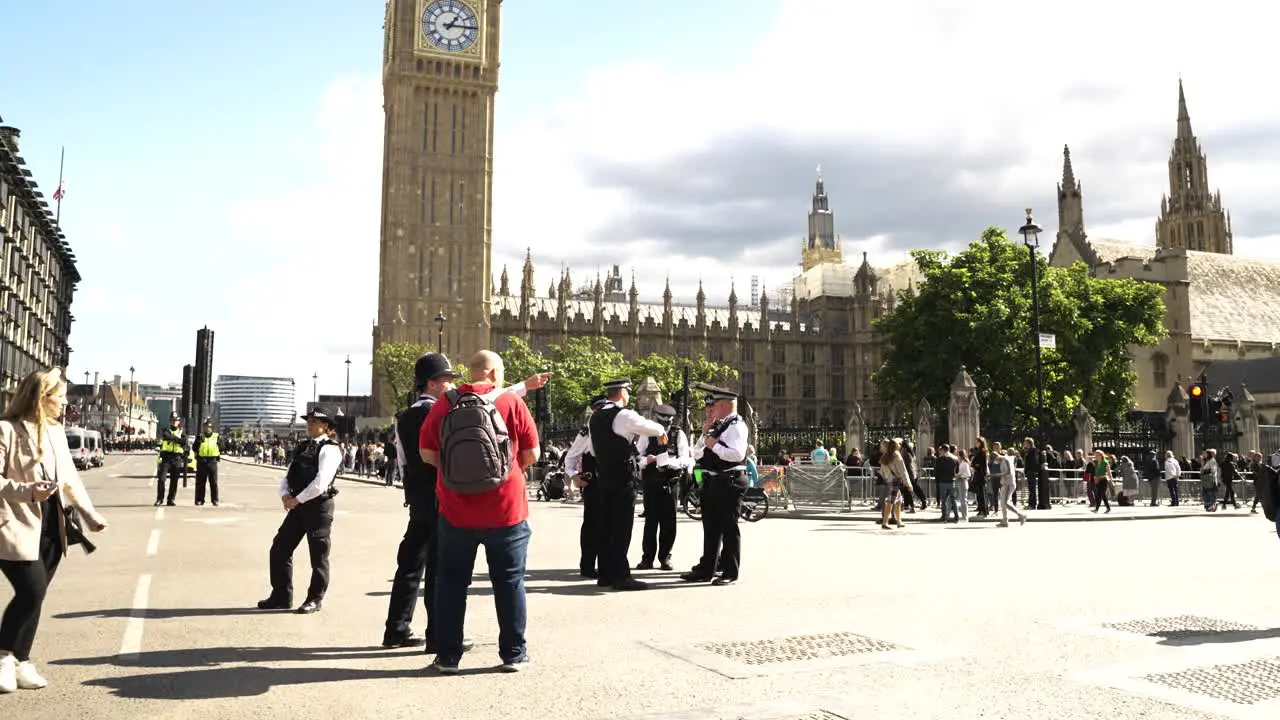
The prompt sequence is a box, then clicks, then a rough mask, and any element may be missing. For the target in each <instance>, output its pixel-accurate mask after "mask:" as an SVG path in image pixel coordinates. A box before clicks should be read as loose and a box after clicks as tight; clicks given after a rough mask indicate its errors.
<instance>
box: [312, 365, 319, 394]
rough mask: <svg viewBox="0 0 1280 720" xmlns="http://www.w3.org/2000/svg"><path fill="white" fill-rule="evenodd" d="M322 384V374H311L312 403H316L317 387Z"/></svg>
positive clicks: (317, 372)
mask: <svg viewBox="0 0 1280 720" xmlns="http://www.w3.org/2000/svg"><path fill="white" fill-rule="evenodd" d="M319 382H320V372H319V371H316V372H313V373H311V402H316V385H317V383H319Z"/></svg>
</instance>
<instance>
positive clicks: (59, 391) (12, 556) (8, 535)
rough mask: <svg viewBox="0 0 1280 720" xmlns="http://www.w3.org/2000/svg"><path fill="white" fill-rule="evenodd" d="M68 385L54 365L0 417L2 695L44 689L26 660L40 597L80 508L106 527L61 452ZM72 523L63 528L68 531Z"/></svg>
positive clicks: (27, 384)
mask: <svg viewBox="0 0 1280 720" xmlns="http://www.w3.org/2000/svg"><path fill="white" fill-rule="evenodd" d="M66 404H67V383H66V382H65V381H64V380H63V379H62V371H61V370H59V369H58V368H53V369H51V370H37V371H36V372H33V373H31V374H30V375H28V376H27V377H26V378H25V379H24V380H23V381H22V383H21V384H20V385H18V389H17V391H16V392H15V393H14V395H13V399H12V400H10V401H9V406H8V407H7V408H6V409H5V412H4V416H3V418H0V463H2V472H0V572H3V574H4V576H5V578H7V579H8V580H9V583H10V584H11V585H13V600H12V601H10V602H9V606H8V607H7V608H5V611H4V615H3V616H2V617H0V693H10V692H13V691H15V690H17V689H19V688H22V689H24V690H36V689H39V688H42V687H44V686H46V685H48V681H46V680H45V679H44V678H43V677H41V676H40V673H39V671H37V670H36V667H35V665H33V664H32V663H31V646H32V644H33V642H34V641H35V636H36V628H37V627H38V626H39V624H40V610H41V606H42V605H43V604H44V598H45V592H46V591H47V590H48V589H49V582H50V581H51V580H52V579H53V574H54V572H55V571H56V570H57V569H58V564H59V562H61V560H62V556H63V555H65V554H66V552H67V545H68V530H69V529H71V530H72V532H71V536H72V538H71V539H72V541H73V542H75V541H76V540H77V539H78V538H77V537H76V534H75V529H76V527H75V526H74V525H72V522H73V521H72V520H70V519H69V518H68V516H67V514H66V510H64V508H66V509H70V510H71V512H76V511H78V512H79V514H80V516H81V517H83V518H84V521H85V524H86V525H88V527H89V529H90V530H92V531H94V532H100V531H102V530H105V529H106V528H107V522H106V520H104V519H102V516H101V515H99V514H98V511H97V510H95V509H94V507H93V502H92V501H91V500H90V499H89V493H88V492H86V491H85V489H84V485H83V484H82V483H81V482H80V476H79V475H78V474H77V473H76V467H75V464H74V463H73V462H72V460H71V451H70V450H69V449H68V448H67V435H66V432H65V431H64V430H63V428H62V422H61V420H60V418H61V416H62V410H63V408H64V407H66ZM69 525H71V527H70V528H69V527H68V526H69Z"/></svg>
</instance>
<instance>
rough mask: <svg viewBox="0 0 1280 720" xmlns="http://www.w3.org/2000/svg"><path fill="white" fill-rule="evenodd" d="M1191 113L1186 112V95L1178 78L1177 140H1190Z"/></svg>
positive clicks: (1192, 135)
mask: <svg viewBox="0 0 1280 720" xmlns="http://www.w3.org/2000/svg"><path fill="white" fill-rule="evenodd" d="M1194 137H1195V135H1194V134H1193V133H1192V132H1191V113H1189V112H1187V94H1186V93H1185V92H1184V91H1183V90H1182V78H1178V139H1179V140H1191V139H1192V138H1194Z"/></svg>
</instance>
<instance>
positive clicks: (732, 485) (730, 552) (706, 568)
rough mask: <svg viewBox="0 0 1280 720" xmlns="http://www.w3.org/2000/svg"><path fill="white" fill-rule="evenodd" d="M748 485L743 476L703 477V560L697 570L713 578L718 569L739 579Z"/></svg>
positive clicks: (696, 571)
mask: <svg viewBox="0 0 1280 720" xmlns="http://www.w3.org/2000/svg"><path fill="white" fill-rule="evenodd" d="M745 491H746V483H745V481H743V479H742V478H741V476H739V477H737V478H732V477H723V476H721V477H716V476H708V475H706V474H705V473H704V474H703V480H702V560H701V562H699V564H698V566H697V567H695V568H694V572H695V573H697V574H700V575H706V576H710V575H712V574H713V572H714V571H715V569H716V567H717V562H716V561H717V556H718V559H719V563H718V565H719V567H720V573H721V575H723V576H724V577H726V578H729V579H732V580H737V579H738V571H739V569H740V568H741V566H742V533H741V531H739V529H738V517H739V513H740V511H741V505H742V495H743V493H744V492H745Z"/></svg>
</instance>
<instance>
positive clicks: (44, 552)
mask: <svg viewBox="0 0 1280 720" xmlns="http://www.w3.org/2000/svg"><path fill="white" fill-rule="evenodd" d="M60 562H62V548H61V547H59V544H58V541H57V540H55V539H52V538H48V537H41V538H40V559H39V560H0V572H2V573H4V576H5V578H7V579H8V580H9V584H10V585H12V586H13V599H12V600H10V601H9V605H8V607H6V608H5V609H4V615H3V616H0V651H4V650H8V651H9V652H11V653H13V655H14V657H16V658H17V659H18V661H19V662H26V661H27V660H30V659H31V646H32V645H33V644H34V643H35V639H36V630H37V629H38V628H39V627H40V611H41V608H43V607H44V598H45V593H46V592H47V591H48V590H49V583H51V582H53V575H54V573H56V572H57V571H58V563H60Z"/></svg>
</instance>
